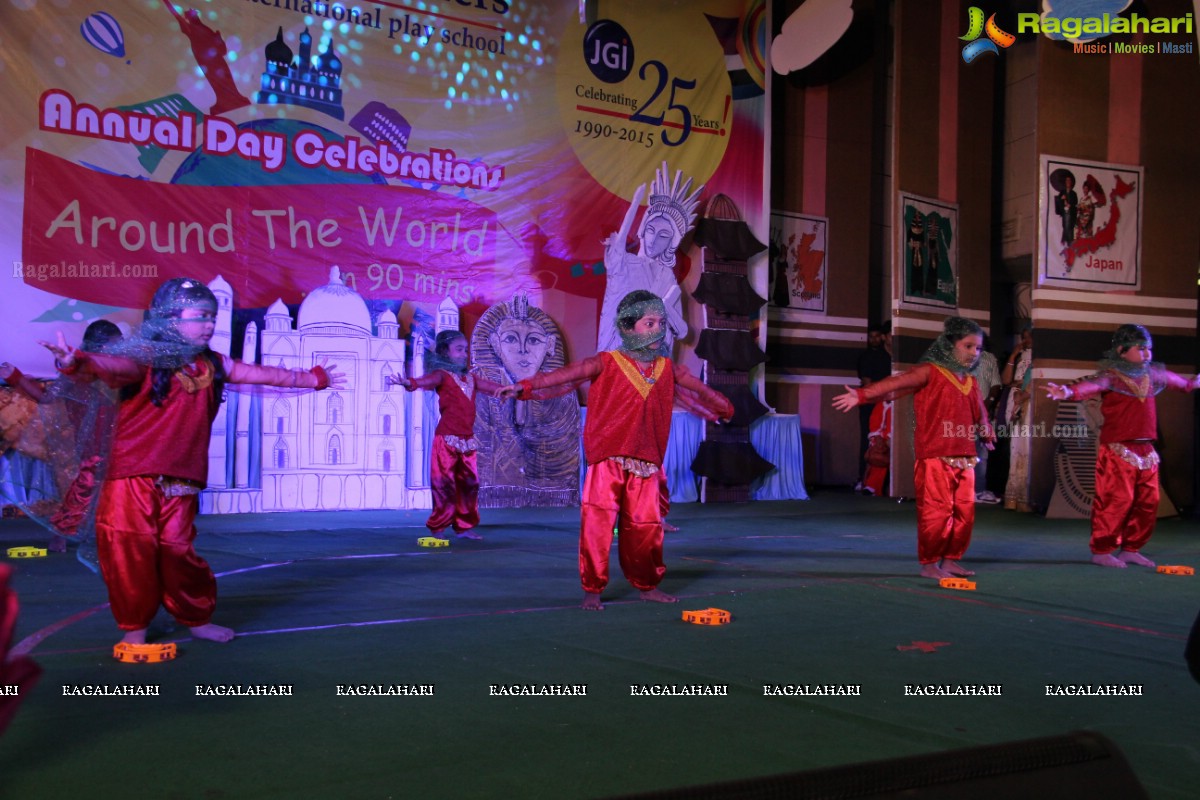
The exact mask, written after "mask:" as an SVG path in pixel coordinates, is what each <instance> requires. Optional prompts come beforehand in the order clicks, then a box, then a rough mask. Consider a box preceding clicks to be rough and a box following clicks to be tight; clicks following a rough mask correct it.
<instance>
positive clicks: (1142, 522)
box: [1092, 442, 1158, 555]
mask: <svg viewBox="0 0 1200 800" xmlns="http://www.w3.org/2000/svg"><path fill="white" fill-rule="evenodd" d="M1125 447H1126V448H1127V449H1128V450H1129V452H1131V453H1133V454H1134V455H1137V456H1141V457H1143V458H1145V457H1146V456H1148V455H1150V454H1151V453H1153V452H1154V446H1153V445H1152V444H1150V443H1149V442H1126V443H1125ZM1157 521H1158V466H1157V465H1155V466H1153V467H1151V468H1150V469H1138V468H1137V467H1136V466H1134V465H1133V464H1130V463H1129V462H1128V461H1126V460H1125V459H1123V458H1121V457H1120V456H1119V455H1117V454H1116V453H1114V452H1113V451H1112V450H1111V449H1109V447H1108V445H1105V444H1102V445H1100V446H1099V449H1098V450H1097V451H1096V497H1095V499H1094V500H1092V552H1093V553H1095V554H1096V555H1104V554H1105V553H1111V552H1112V551H1114V550H1116V549H1117V548H1118V547H1119V548H1120V549H1122V550H1129V551H1132V552H1134V553H1136V552H1137V551H1138V550H1141V549H1142V546H1143V545H1145V544H1146V542H1147V541H1149V540H1150V534H1152V533H1154V525H1155V523H1156V522H1157Z"/></svg>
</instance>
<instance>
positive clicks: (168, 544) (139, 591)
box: [96, 476, 217, 631]
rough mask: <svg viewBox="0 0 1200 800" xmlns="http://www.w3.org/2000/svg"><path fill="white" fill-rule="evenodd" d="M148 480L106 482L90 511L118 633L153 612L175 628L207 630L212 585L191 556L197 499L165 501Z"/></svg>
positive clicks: (196, 558)
mask: <svg viewBox="0 0 1200 800" xmlns="http://www.w3.org/2000/svg"><path fill="white" fill-rule="evenodd" d="M155 480H156V479H155V478H152V477H148V476H142V477H137V478H118V479H116V480H110V481H105V482H104V485H103V487H101V489H100V500H99V506H98V507H97V509H96V552H97V555H98V556H99V557H100V574H101V575H102V576H103V577H104V583H105V585H106V586H108V600H109V603H110V604H111V605H112V613H113V616H114V617H115V618H116V620H117V626H118V627H119V628H120V629H121V630H123V631H136V630H141V629H142V628H145V627H147V626H148V625H149V624H150V622H151V620H153V619H154V615H155V613H156V612H157V611H158V606H159V604H160V603H161V604H162V606H163V607H164V608H166V609H167V611H168V612H170V614H171V616H173V617H175V619H177V620H178V621H179V623H180V624H181V625H186V626H188V627H189V628H194V627H196V626H198V625H206V624H208V621H209V620H210V619H211V618H212V613H213V609H214V608H216V605H217V579H216V578H214V577H213V573H212V570H211V569H209V566H208V562H206V561H205V560H204V559H203V558H201V557H200V556H198V555H196V551H195V550H194V549H192V542H193V541H195V539H196V526H195V524H194V523H195V520H196V511H197V509H198V508H199V505H200V498H199V496H198V495H194V494H190V495H184V496H183V497H167V496H165V495H164V494H163V493H162V489H161V488H159V486H158V485H157V484H156V483H155Z"/></svg>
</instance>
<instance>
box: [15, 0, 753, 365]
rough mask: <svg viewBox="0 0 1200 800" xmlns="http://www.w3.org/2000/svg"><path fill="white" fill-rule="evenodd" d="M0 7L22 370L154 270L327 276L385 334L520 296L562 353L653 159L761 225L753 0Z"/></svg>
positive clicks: (281, 0)
mask: <svg viewBox="0 0 1200 800" xmlns="http://www.w3.org/2000/svg"><path fill="white" fill-rule="evenodd" d="M5 7H6V11H5V12H4V24H5V33H6V35H5V41H6V42H7V43H8V45H7V53H6V57H5V65H4V70H3V76H4V81H3V88H2V89H0V92H2V94H0V112H2V113H3V115H4V119H5V135H4V140H3V142H2V144H0V159H2V161H3V175H4V176H5V180H4V182H3V185H2V186H0V198H2V199H3V204H4V212H5V213H3V214H0V247H2V248H3V255H4V258H5V260H6V261H7V262H8V263H9V264H11V265H12V273H11V275H12V279H11V280H10V281H9V282H8V283H7V285H6V287H5V291H3V292H0V311H2V313H3V315H4V318H5V324H6V331H7V333H8V336H7V337H6V353H5V358H6V359H7V360H9V361H12V362H14V363H16V364H17V365H18V366H20V367H21V368H22V369H24V370H25V371H26V372H28V373H31V374H34V375H49V374H51V373H52V365H51V361H50V357H49V355H48V353H46V352H45V351H43V350H41V349H40V348H39V347H38V346H37V345H36V344H35V342H36V340H38V339H52V338H53V336H54V333H55V331H56V330H59V329H61V330H63V331H64V333H66V334H67V336H68V339H69V340H70V341H72V342H78V341H79V340H80V337H81V334H82V331H83V328H84V327H85V326H86V325H87V323H89V322H90V321H92V320H94V319H96V318H99V317H107V318H109V319H114V320H116V321H118V322H129V323H135V322H137V321H138V320H139V319H140V310H141V309H144V308H145V307H146V305H147V304H148V302H149V300H150V297H151V294H152V293H153V291H154V288H155V287H156V286H157V285H158V284H159V283H161V282H162V281H164V280H166V279H167V278H171V277H175V276H182V275H187V276H193V277H196V278H199V279H201V280H203V281H206V282H207V281H212V280H214V279H216V278H217V276H220V277H221V278H223V279H224V281H226V282H227V283H228V284H229V286H230V287H231V291H232V295H233V304H234V306H235V307H236V308H237V309H240V310H246V309H265V308H266V307H267V306H269V305H271V304H272V303H274V302H275V301H276V300H282V302H283V304H284V305H285V306H288V307H290V308H292V309H294V308H295V307H296V306H297V305H298V304H299V303H300V302H301V301H302V300H303V299H304V298H305V296H306V295H307V294H308V293H309V292H311V291H312V290H313V289H314V287H319V286H322V285H324V284H326V282H327V281H328V280H329V275H330V268H331V267H332V266H334V265H337V266H338V267H340V275H341V280H342V281H343V282H344V283H345V284H346V285H347V286H349V287H350V288H352V289H354V290H356V291H357V292H358V293H359V294H360V295H362V297H363V298H364V299H365V300H366V301H368V303H369V304H370V305H371V308H372V309H373V311H374V312H380V311H381V310H383V309H386V310H390V311H392V312H394V313H395V314H396V315H397V318H398V321H399V324H400V331H401V337H402V338H403V337H405V336H407V334H408V333H409V330H410V329H411V328H412V326H413V323H414V319H415V317H418V316H421V315H422V314H424V315H426V316H427V317H432V316H433V315H434V314H436V309H437V308H438V307H439V305H440V304H442V303H444V302H445V300H446V299H447V298H448V299H449V300H450V301H451V302H453V304H454V305H456V306H458V307H459V308H460V310H461V313H462V317H461V324H462V327H463V329H464V330H467V331H468V332H469V329H470V328H471V326H473V324H474V322H475V321H476V320H477V319H478V318H479V316H480V315H481V314H482V313H483V311H484V310H486V309H487V308H488V307H489V306H490V305H492V304H493V303H497V302H502V301H505V300H508V299H509V298H510V297H512V296H513V294H514V293H516V292H521V291H523V292H526V293H528V295H529V297H530V302H531V303H532V304H534V305H536V306H538V307H540V308H542V309H544V310H545V311H546V312H547V313H548V314H550V315H551V317H552V318H554V319H555V320H556V321H558V323H559V324H560V325H561V326H563V329H564V336H565V337H566V339H567V342H568V356H569V357H570V358H572V359H576V358H582V357H585V356H587V355H590V354H591V353H592V352H593V351H594V348H595V343H596V323H597V319H598V316H599V313H598V312H599V303H600V299H601V298H602V296H603V293H604V270H603V256H604V245H603V241H604V239H605V238H606V237H607V236H609V235H610V234H611V233H612V232H613V231H616V230H617V229H619V228H620V225H621V221H622V219H623V217H624V215H625V212H626V210H627V208H628V203H629V200H628V198H630V197H632V196H633V195H634V193H635V190H636V189H637V187H638V186H639V185H643V184H649V182H650V181H651V179H652V178H653V176H654V172H655V169H656V168H657V167H658V166H659V165H660V164H662V163H664V162H665V163H666V164H667V166H668V169H669V170H670V172H671V174H672V175H673V174H674V173H675V172H676V171H682V173H683V174H684V175H685V176H687V177H690V178H691V179H692V180H693V181H694V182H695V184H696V185H699V184H702V183H703V184H705V185H706V189H705V192H704V198H705V199H707V198H708V197H711V196H712V195H714V194H716V193H718V192H720V193H724V194H726V195H728V196H730V197H731V198H732V199H733V200H734V201H735V202H736V203H737V205H738V207H739V208H740V209H741V211H742V214H743V215H744V217H745V218H746V219H747V221H748V222H750V224H751V227H752V229H755V230H758V231H760V232H764V231H765V230H766V227H767V226H766V224H765V216H764V215H765V213H766V212H765V211H764V208H763V201H762V197H763V159H764V153H763V141H764V136H763V129H764V119H765V113H766V112H765V108H766V105H765V102H764V96H763V88H762V87H763V82H764V77H763V76H764V72H763V64H764V63H765V58H764V49H765V37H766V33H767V28H766V26H767V15H766V13H765V7H764V3H763V2H762V0H678V1H677V2H675V1H664V2H655V3H642V2H634V1H633V0H628V1H627V2H626V1H625V0H622V1H620V2H595V3H587V4H586V5H585V4H580V3H574V2H561V1H558V0H553V1H552V0H543V1H541V2H531V1H528V2H527V1H523V0H472V2H465V0H459V2H457V3H452V4H445V5H441V6H429V7H426V6H423V5H422V6H418V5H407V4H399V3H391V2H374V3H372V2H354V1H353V0H350V1H349V2H337V3H324V2H308V1H307V0H305V1H298V0H211V1H210V2H204V3H200V2H194V3H185V4H182V5H173V4H171V3H168V2H166V0H158V1H157V2H153V1H151V0H145V1H144V2H139V3H111V2H106V3H102V2H87V0H72V2H70V3H68V4H61V3H53V2H48V0H32V1H31V2H23V3H8V4H6V6H5ZM427 8H428V9H434V8H436V10H427ZM698 263H699V259H698V257H696V254H695V253H694V252H691V253H689V252H686V251H685V252H684V253H683V254H682V256H681V257H680V259H679V263H678V266H677V270H678V274H677V278H678V279H679V281H680V283H681V284H684V285H685V288H690V286H691V285H694V280H693V278H695V277H696V276H693V275H692V274H691V273H692V272H693V271H694V269H695V268H694V267H693V265H694V264H698ZM685 296H686V293H685ZM693 311H694V312H695V314H696V316H695V317H693V316H692V312H693ZM688 312H689V320H691V319H696V320H699V319H700V316H699V309H689V310H688ZM695 327H698V326H695ZM232 339H233V341H234V342H235V343H236V342H240V341H241V340H242V336H241V331H239V330H234V331H233V332H232ZM693 342H694V336H693V337H690V338H689V339H688V340H686V341H685V342H683V348H684V351H683V352H684V353H685V354H686V357H688V358H694V356H692V355H691V345H692V343H693ZM235 350H236V347H235Z"/></svg>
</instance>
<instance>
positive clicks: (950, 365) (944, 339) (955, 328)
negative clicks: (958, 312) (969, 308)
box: [921, 317, 983, 375]
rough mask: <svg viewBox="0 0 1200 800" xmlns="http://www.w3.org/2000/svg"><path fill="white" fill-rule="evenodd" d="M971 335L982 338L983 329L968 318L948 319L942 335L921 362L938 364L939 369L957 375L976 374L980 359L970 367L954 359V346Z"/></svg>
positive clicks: (943, 326) (943, 324)
mask: <svg viewBox="0 0 1200 800" xmlns="http://www.w3.org/2000/svg"><path fill="white" fill-rule="evenodd" d="M971 335H977V336H980V337H982V336H983V328H981V327H979V325H978V324H976V323H975V322H973V321H972V320H969V319H967V318H966V317H946V321H945V322H944V323H942V335H941V336H939V337H938V338H937V339H935V340H934V342H933V344H931V345H929V349H928V350H926V351H925V355H923V356H921V362H922V363H928V364H936V365H937V366H939V367H944V368H945V369H948V370H950V371H951V372H953V373H955V374H956V375H966V374H967V373H968V372H974V371H975V367H976V366H978V365H979V358H978V357H976V359H975V361H974V362H973V363H971V364H970V365H966V364H963V363H962V362H961V361H959V360H958V359H957V358H955V357H954V345H955V344H957V343H958V342H959V340H961V339H964V338H966V337H967V336H971Z"/></svg>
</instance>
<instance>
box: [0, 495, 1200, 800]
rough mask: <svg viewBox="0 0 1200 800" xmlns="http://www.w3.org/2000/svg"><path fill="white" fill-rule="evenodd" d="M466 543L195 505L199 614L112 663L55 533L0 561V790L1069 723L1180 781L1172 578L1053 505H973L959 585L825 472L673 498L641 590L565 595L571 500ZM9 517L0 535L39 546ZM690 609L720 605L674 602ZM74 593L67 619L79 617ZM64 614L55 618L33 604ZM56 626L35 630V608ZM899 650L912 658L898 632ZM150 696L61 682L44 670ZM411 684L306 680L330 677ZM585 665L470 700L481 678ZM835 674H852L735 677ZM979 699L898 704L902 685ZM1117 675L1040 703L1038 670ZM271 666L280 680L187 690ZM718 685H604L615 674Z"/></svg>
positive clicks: (373, 779) (904, 738)
mask: <svg viewBox="0 0 1200 800" xmlns="http://www.w3.org/2000/svg"><path fill="white" fill-rule="evenodd" d="M483 516H484V524H483V526H482V527H481V528H480V531H481V533H483V535H484V537H485V539H484V541H482V542H470V541H462V540H456V541H454V542H452V544H451V545H450V547H449V548H448V549H445V550H428V549H424V548H420V547H418V546H417V543H416V540H417V537H418V536H422V535H424V534H425V531H424V528H423V527H422V523H423V521H424V518H425V512H419V511H403V512H338V513H293V514H278V515H258V516H233V517H202V518H200V520H199V528H200V538H199V540H198V543H199V547H198V549H199V550H200V552H201V554H202V555H204V556H205V557H206V558H207V559H208V560H209V561H210V563H211V564H212V565H213V568H214V570H215V571H216V572H218V573H226V574H225V575H224V577H222V578H220V591H221V598H220V604H219V608H218V614H217V617H216V618H215V619H214V621H215V622H218V623H220V624H224V625H230V626H232V627H234V628H236V629H237V630H238V631H239V632H241V634H242V635H241V636H240V637H239V638H238V639H237V640H235V641H233V642H231V643H229V644H225V645H217V644H212V643H208V642H193V641H189V640H187V639H186V638H185V636H186V633H187V632H186V630H183V631H177V630H171V629H170V625H171V621H170V620H169V619H168V618H166V617H162V616H160V618H159V620H158V621H157V622H156V631H155V633H156V635H157V636H158V637H159V638H160V639H164V640H174V641H178V642H179V649H180V656H179V658H178V660H176V661H174V662H169V663H163V664H156V665H126V664H119V663H117V662H115V661H113V660H112V658H111V645H112V643H113V642H115V641H116V639H117V633H116V629H115V626H114V624H113V622H112V619H111V617H110V616H109V614H108V611H107V609H106V608H103V607H102V604H103V603H104V602H105V594H104V588H103V585H102V583H101V582H100V580H99V578H98V577H96V576H94V575H92V574H91V573H89V572H87V571H85V570H84V568H83V567H81V566H80V565H79V564H78V563H77V562H76V561H75V559H74V557H73V556H72V555H66V556H64V555H51V556H50V557H48V558H44V559H22V560H7V562H6V563H9V564H10V565H12V566H13V567H14V569H15V576H14V579H13V586H14V588H15V589H16V590H17V592H18V593H19V595H20V598H21V604H22V605H21V617H20V621H19V625H18V630H17V641H18V642H20V641H25V642H26V645H27V646H28V645H29V644H30V643H31V642H32V641H33V639H31V638H30V637H34V636H41V637H44V638H41V639H39V640H37V644H36V646H34V647H33V649H32V655H33V657H34V658H35V659H36V660H37V661H38V663H39V664H40V665H41V666H42V667H43V669H44V670H45V673H44V675H43V676H42V679H41V682H40V684H39V685H38V686H37V688H36V689H35V690H34V691H33V692H32V693H31V694H30V695H29V696H28V697H26V698H24V702H23V705H22V707H21V709H20V711H19V712H18V714H17V716H16V719H15V720H14V722H13V725H12V726H11V728H10V729H9V730H8V732H7V733H6V734H5V735H4V737H3V738H2V739H0V797H5V798H9V797H11V798H39V799H40V798H59V797H62V798H68V797H70V798H100V797H104V798H109V797H120V796H124V795H125V794H126V793H130V792H133V793H136V794H137V795H147V794H149V795H153V796H156V797H167V798H335V797H336V798H387V797H420V798H601V797H606V796H610V795H619V794H630V793H635V792H648V791H652V790H660V789H664V788H669V787H677V786H692V785H697V784H706V783H713V782H718V781H730V780H737V779H746V778H753V777H756V776H763V775H772V774H778V773H790V772H796V771H801V770H808V769H817V768H823V767H830V766H837V765H845V764H853V763H858V762H864V761H871V760H879V759H889V758H900V757H905V756H913V755H918V754H927V753H936V752H939V751H945V750H951V749H957V748H963V747H974V746H978V745H987V744H995V743H1002V742H1010V741H1015V740H1020V739H1029V738H1035V737H1044V736H1057V735H1060V734H1064V733H1067V732H1069V731H1076V730H1092V731H1096V732H1098V733H1101V734H1103V735H1104V736H1106V737H1108V738H1109V739H1111V740H1112V741H1113V742H1114V743H1115V744H1116V745H1117V746H1118V747H1119V748H1120V749H1121V751H1123V752H1124V754H1125V755H1126V756H1127V757H1128V759H1129V761H1130V762H1131V764H1132V766H1133V769H1134V771H1135V772H1136V774H1137V776H1138V779H1139V780H1140V781H1141V782H1142V784H1143V785H1144V786H1145V787H1146V789H1147V790H1148V792H1149V794H1150V795H1151V797H1154V798H1163V799H1165V798H1179V799H1180V800H1183V798H1188V799H1189V800H1190V798H1194V797H1195V796H1196V789H1195V779H1196V776H1197V775H1200V748H1198V747H1197V746H1196V742H1198V741H1200V723H1198V722H1197V719H1196V709H1197V707H1198V704H1197V701H1198V700H1200V685H1197V684H1196V683H1194V682H1193V681H1192V679H1191V677H1190V676H1189V674H1188V672H1187V668H1186V665H1185V663H1184V660H1183V655H1182V653H1183V648H1184V644H1185V641H1186V637H1187V633H1188V630H1189V629H1190V627H1191V624H1192V621H1193V619H1194V618H1195V616H1196V613H1197V609H1198V607H1200V591H1198V589H1200V583H1198V582H1197V581H1198V580H1200V579H1198V578H1196V577H1194V576H1193V577H1181V576H1166V575H1161V574H1156V573H1154V572H1153V571H1150V570H1146V569H1141V568H1134V567H1131V568H1129V569H1125V570H1113V569H1103V568H1100V567H1095V566H1092V565H1091V564H1089V563H1088V561H1087V559H1088V556H1089V553H1088V550H1087V538H1088V525H1087V522H1086V521H1083V520H1045V519H1042V518H1040V517H1034V516H1030V515H1018V514H1016V513H1014V512H1009V511H1004V510H1002V509H1000V508H997V507H980V508H979V510H978V521H977V525H976V531H975V540H974V542H973V544H972V546H971V549H970V552H969V553H968V558H967V560H966V562H965V563H967V564H968V565H970V566H972V567H974V568H975V569H977V570H978V572H979V574H978V575H977V576H976V578H975V580H976V581H977V590H976V591H974V592H958V591H952V590H947V589H941V588H939V587H938V586H937V585H936V584H935V583H934V582H932V581H929V580H925V579H921V578H920V577H918V576H917V575H916V572H917V569H918V566H917V563H916V557H915V536H914V506H913V505H912V504H911V503H907V504H897V503H895V502H892V501H888V500H884V499H876V498H863V497H857V496H853V495H850V494H847V493H844V492H842V493H839V492H833V491H825V492H818V493H815V494H814V497H813V499H812V500H810V501H807V502H769V503H751V504H746V505H736V506H701V505H696V504H690V505H677V506H676V507H675V509H674V510H673V512H672V514H671V521H672V522H673V523H674V524H676V525H679V526H680V527H681V528H682V530H681V531H680V532H679V533H674V534H668V536H667V559H666V560H667V568H668V573H667V578H666V580H665V581H664V583H663V588H664V589H665V590H666V591H669V592H673V593H676V594H678V595H679V596H680V598H681V603H680V604H678V605H673V606H672V605H658V604H650V603H642V602H640V601H638V600H637V592H636V591H635V590H633V589H632V587H630V586H629V585H628V584H627V583H625V581H624V579H623V578H621V577H620V573H619V567H618V566H617V564H616V559H615V554H614V563H613V573H614V577H613V581H612V583H611V584H610V586H609V590H608V591H607V592H606V593H605V600H606V603H607V607H606V609H605V610H604V611H603V612H600V613H586V612H584V611H582V610H580V609H579V608H578V605H577V604H578V600H579V594H580V589H579V585H578V577H577V572H576V569H577V552H576V537H577V531H578V528H577V519H578V511H577V510H576V509H521V510H503V511H501V510H485V511H484V512H483ZM1198 533H1200V523H1197V522H1194V521H1191V520H1181V519H1171V520H1162V521H1160V523H1159V527H1158V531H1157V532H1156V533H1155V536H1154V538H1153V540H1152V541H1151V543H1150V546H1149V547H1147V549H1146V551H1145V552H1146V553H1147V554H1148V555H1150V556H1151V557H1152V558H1155V559H1157V560H1158V562H1159V563H1160V564H1186V565H1190V566H1200V536H1198V535H1197V534H1198ZM42 542H44V537H43V536H42V535H41V534H39V533H37V531H36V530H35V529H34V528H32V527H31V526H30V524H29V523H28V522H26V521H23V520H4V521H3V522H2V523H0V546H2V549H7V548H8V547H10V546H14V545H20V544H40V543H42ZM708 607H718V608H722V609H727V610H729V611H730V612H732V615H733V622H732V623H731V624H729V625H723V626H720V627H702V626H696V625H690V624H686V623H684V622H683V621H682V620H681V619H680V614H681V612H682V611H683V610H685V609H703V608H708ZM89 610H95V613H91V614H88V613H86V612H88V611H89ZM73 617H77V618H76V619H74V621H72V622H70V623H69V624H62V623H63V622H64V621H67V620H70V619H71V618H73ZM56 625H59V626H60V627H55V626H56ZM926 650H929V651H930V652H926ZM128 684H136V685H153V686H157V687H158V690H159V695H158V696H156V697H146V696H143V697H81V696H68V695H65V694H64V688H63V687H64V686H67V687H75V686H81V685H103V686H123V685H128ZM394 684H400V685H405V686H408V685H429V684H432V685H433V686H434V693H433V695H432V696H407V697H404V696H402V697H380V696H365V697H363V696H338V694H337V690H338V686H339V685H394ZM549 684H557V685H570V686H577V685H585V686H586V692H587V694H586V696H495V695H493V694H491V692H492V689H491V687H492V686H493V685H503V686H512V685H532V686H535V687H542V686H544V685H549ZM784 684H810V685H821V686H824V685H835V686H839V687H844V688H846V689H852V688H853V687H859V691H860V692H861V693H860V694H859V695H858V696H809V697H796V696H764V686H775V685H784ZM943 684H946V685H952V686H965V685H972V686H975V685H987V686H991V685H999V686H1000V687H1001V692H1002V694H1001V695H1000V696H912V695H909V696H906V693H905V692H906V686H909V685H921V686H928V685H943ZM1113 684H1116V685H1122V686H1138V687H1140V688H1141V692H1142V694H1141V696H1087V697H1084V696H1047V693H1046V686H1047V685H1055V686H1057V685H1086V686H1096V685H1113ZM211 685H237V686H256V685H289V686H291V687H292V691H293V694H292V696H263V697H210V696H198V695H197V686H211ZM656 685H672V686H679V687H686V686H701V687H708V689H707V690H708V691H719V690H720V687H725V688H726V691H727V694H725V695H724V696H712V695H708V696H703V695H702V696H633V695H632V693H631V687H633V686H637V687H643V686H656Z"/></svg>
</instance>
